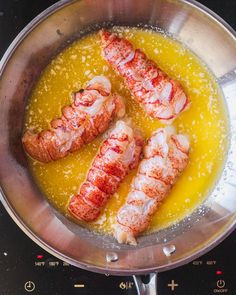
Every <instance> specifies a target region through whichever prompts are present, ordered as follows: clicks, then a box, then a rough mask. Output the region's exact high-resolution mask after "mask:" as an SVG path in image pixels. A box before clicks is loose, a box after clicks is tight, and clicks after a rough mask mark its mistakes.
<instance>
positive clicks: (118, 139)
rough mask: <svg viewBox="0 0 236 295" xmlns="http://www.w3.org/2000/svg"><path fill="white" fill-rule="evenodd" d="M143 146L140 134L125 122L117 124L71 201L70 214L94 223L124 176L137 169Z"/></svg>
mask: <svg viewBox="0 0 236 295" xmlns="http://www.w3.org/2000/svg"><path fill="white" fill-rule="evenodd" d="M142 147H143V138H142V136H141V134H140V133H139V131H138V130H135V129H133V128H132V127H131V126H130V125H129V124H128V123H126V122H125V121H117V123H116V126H115V127H114V129H113V130H112V131H111V132H110V134H109V136H108V138H107V139H106V140H105V141H104V142H103V143H102V145H101V147H100V151H99V153H98V154H97V156H96V157H95V159H94V161H93V163H92V167H91V168H90V169H89V171H88V174H87V178H86V181H85V182H84V183H83V184H82V185H81V187H80V191H79V193H78V194H76V195H75V196H73V197H72V198H71V200H70V202H69V205H68V210H69V212H70V213H71V214H72V215H73V216H74V217H75V218H77V219H79V220H83V221H93V220H95V219H96V218H97V217H98V216H99V214H100V212H101V209H102V208H103V207H104V206H105V204H106V203H107V201H108V199H109V198H110V196H111V195H112V194H114V193H115V192H116V191H117V189H118V186H119V185H120V183H121V182H122V180H123V179H124V177H125V176H126V175H127V174H128V173H129V172H130V171H131V170H132V169H134V168H135V167H137V165H138V163H139V159H140V155H141V151H142Z"/></svg>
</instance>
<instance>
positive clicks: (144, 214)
mask: <svg viewBox="0 0 236 295" xmlns="http://www.w3.org/2000/svg"><path fill="white" fill-rule="evenodd" d="M188 160H189V141H188V139H187V137H186V136H184V135H181V134H175V130H174V128H172V127H167V128H165V129H163V128H160V129H158V130H157V131H156V132H154V133H153V135H152V137H151V138H150V139H149V140H148V143H147V145H146V146H145V147H144V159H143V160H142V161H141V163H140V165H139V168H138V173H137V175H136V176H135V178H134V180H133V182H132V186H131V191H130V192H129V194H128V196H127V200H126V203H125V204H124V206H122V207H121V208H120V210H119V211H118V213H117V222H116V224H115V226H114V236H115V237H116V239H117V240H118V242H119V243H127V244H131V245H136V236H137V235H139V234H140V233H142V232H143V231H144V230H146V229H147V228H148V226H149V224H150V221H151V218H152V215H153V214H154V213H155V212H156V210H157V208H158V206H159V205H160V203H161V201H162V200H163V199H164V198H165V197H166V196H167V195H168V193H169V191H170V189H171V187H172V186H173V185H174V183H175V182H176V180H177V178H178V176H179V175H180V174H181V173H182V171H183V170H184V168H185V167H186V166H187V164H188Z"/></svg>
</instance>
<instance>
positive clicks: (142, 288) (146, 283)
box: [133, 273, 158, 295]
mask: <svg viewBox="0 0 236 295" xmlns="http://www.w3.org/2000/svg"><path fill="white" fill-rule="evenodd" d="M133 278H134V282H135V286H136V289H137V292H138V295H158V293H157V273H150V274H149V275H146V276H133Z"/></svg>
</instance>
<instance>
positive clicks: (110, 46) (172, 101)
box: [100, 30, 190, 124]
mask: <svg viewBox="0 0 236 295" xmlns="http://www.w3.org/2000/svg"><path fill="white" fill-rule="evenodd" d="M100 36H101V46H102V55H103V57H104V58H105V59H106V60H107V62H108V63H109V64H110V65H111V66H112V67H113V68H114V69H115V70H116V71H117V72H118V73H119V74H120V75H121V76H122V77H123V78H124V81H125V83H126V85H127V87H128V88H129V90H130V92H131V94H132V96H133V97H134V98H135V99H136V100H137V101H138V102H139V103H140V105H141V106H142V107H143V108H144V109H145V111H146V112H147V114H148V115H150V116H151V117H153V118H156V119H159V120H160V121H161V122H162V123H165V124H171V123H172V122H173V121H174V120H175V118H177V117H178V115H179V114H180V113H181V112H183V111H184V110H186V109H187V108H188V107H189V106H190V101H189V99H188V97H187V96H186V94H185V93H184V90H183V88H182V86H181V85H180V84H179V83H178V82H177V81H175V80H173V79H171V78H169V77H168V76H167V75H166V74H165V73H164V72H163V71H162V70H161V69H159V68H158V67H157V65H156V64H155V62H154V61H152V60H150V59H148V58H147V56H146V55H145V53H144V52H142V51H141V50H140V49H136V50H135V49H134V47H133V45H132V44H131V43H130V42H129V41H128V40H126V39H124V38H120V37H118V36H117V35H115V34H114V33H111V32H109V31H105V30H101V31H100Z"/></svg>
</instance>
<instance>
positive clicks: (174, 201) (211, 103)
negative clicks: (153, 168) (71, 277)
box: [25, 28, 227, 233]
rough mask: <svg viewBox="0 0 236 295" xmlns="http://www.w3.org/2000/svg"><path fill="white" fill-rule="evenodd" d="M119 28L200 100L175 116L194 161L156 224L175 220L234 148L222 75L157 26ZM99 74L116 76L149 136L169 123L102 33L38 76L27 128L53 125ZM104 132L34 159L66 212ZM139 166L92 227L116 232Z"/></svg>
mask: <svg viewBox="0 0 236 295" xmlns="http://www.w3.org/2000/svg"><path fill="white" fill-rule="evenodd" d="M116 30H117V31H118V32H119V33H120V34H121V35H123V36H125V37H126V38H128V39H129V40H130V41H132V42H133V44H134V45H135V47H137V48H141V49H142V50H143V51H144V52H145V53H146V54H147V56H148V57H149V58H151V59H153V60H154V61H155V62H156V63H157V64H158V65H159V67H160V68H161V69H162V70H164V71H165V72H166V73H167V74H168V75H169V76H171V77H172V78H174V79H177V80H178V81H180V82H181V84H182V85H183V87H184V89H185V91H186V93H187V95H188V96H189V97H190V100H191V101H192V105H191V107H190V109H189V110H188V111H186V112H184V113H182V114H181V115H180V116H179V118H178V119H177V120H176V121H175V122H174V126H175V127H176V129H177V130H178V132H179V133H184V134H187V135H188V136H189V139H190V142H191V152H190V162H189V165H188V167H187V168H186V170H185V171H184V173H183V174H182V176H181V177H180V178H179V180H178V182H177V183H176V185H175V186H174V188H173V189H172V191H171V193H170V195H169V196H168V197H167V198H166V200H165V201H164V203H163V204H162V205H161V207H160V208H159V210H158V212H156V214H155V216H154V218H153V221H152V224H151V227H150V229H149V230H150V231H153V230H158V229H160V228H164V227H167V226H169V225H171V224H173V223H175V222H177V221H179V220H180V219H182V218H183V217H185V216H186V215H188V214H190V213H191V212H192V211H193V210H194V209H195V208H196V207H197V206H198V205H199V204H200V203H201V202H202V201H203V200H204V198H205V197H206V196H207V194H208V192H209V190H210V189H211V188H212V186H213V185H214V183H215V181H216V180H217V176H218V173H219V171H220V169H221V166H222V163H223V161H224V157H225V151H226V148H227V139H226V135H227V119H226V111H225V108H224V103H223V99H222V97H221V93H220V91H219V89H218V88H217V85H216V83H215V81H214V78H213V77H212V76H211V74H210V73H209V71H208V69H207V68H206V67H205V66H204V65H203V64H202V63H201V61H200V60H199V59H198V58H197V57H196V56H195V55H194V54H192V53H191V52H190V51H189V50H188V49H186V48H185V47H184V46H183V45H181V44H180V43H178V42H176V41H174V40H173V39H171V38H169V37H167V36H165V35H163V34H161V33H157V32H153V31H144V30H141V29H131V28H129V29H127V28H126V29H122V28H116ZM95 75H106V76H108V77H109V78H110V79H111V82H112V89H113V91H117V92H118V93H119V94H120V95H122V96H123V97H124V98H125V101H126V107H127V114H128V116H129V117H131V118H132V120H133V121H134V122H135V123H136V125H137V126H139V127H140V128H141V129H142V131H143V133H144V135H145V138H148V137H149V136H150V135H151V133H152V132H153V131H154V130H155V129H157V128H158V127H160V126H162V125H161V124H160V123H159V122H158V121H156V120H153V119H151V118H149V117H148V116H147V115H146V114H145V112H144V111H143V110H142V109H141V108H140V107H139V105H138V104H137V103H136V102H135V101H134V100H133V99H132V98H131V96H130V94H129V91H128V90H127V89H126V88H125V87H124V83H123V82H122V78H121V77H119V76H118V75H117V74H116V73H114V71H113V70H112V69H111V68H110V67H109V66H108V64H107V63H106V61H104V60H103V59H102V57H101V48H100V40H99V37H98V34H96V33H94V34H91V35H89V36H86V37H84V38H83V39H81V40H78V41H76V42H74V43H73V44H72V45H70V46H69V47H67V48H66V49H65V50H64V51H63V52H61V53H60V54H59V55H58V56H57V57H55V59H54V60H52V62H51V63H50V64H49V65H48V66H47V68H46V69H45V70H44V72H43V73H42V75H41V77H40V79H39V81H38V82H37V84H36V86H35V88H34V90H33V92H32V95H31V98H30V100H29V105H28V107H27V113H26V119H25V128H26V129H28V128H34V129H35V130H36V131H40V130H41V129H42V128H48V127H49V123H50V121H51V120H52V119H53V118H56V117H59V116H60V115H61V107H62V106H64V105H66V104H70V102H71V93H72V92H73V91H77V90H79V89H80V88H82V87H83V86H84V85H85V83H86V82H87V81H88V80H90V79H91V78H92V77H94V76H95ZM101 141H102V136H100V137H99V138H97V139H96V140H95V141H94V142H92V143H91V144H89V145H87V146H85V147H83V148H82V149H81V150H80V151H78V152H75V153H73V154H71V155H69V156H68V157H66V158H64V159H61V160H58V161H56V162H52V163H49V164H42V163H39V162H37V161H34V160H32V159H29V163H30V167H31V170H32V173H33V175H34V178H35V180H36V182H37V184H38V185H39V187H40V188H41V190H42V191H43V193H44V194H45V196H46V197H47V198H48V199H49V200H50V202H51V203H52V204H53V205H54V206H55V207H56V208H58V209H59V210H60V211H61V212H63V213H65V214H66V204H67V202H68V200H69V198H70V196H72V195H73V194H74V193H76V192H77V191H78V189H79V187H80V184H81V183H82V182H83V180H84V179H85V177H86V172H87V171H88V169H89V167H90V165H91V163H92V160H93V158H94V156H95V155H96V152H97V151H98V148H99V145H100V143H101ZM134 175H135V171H133V172H132V173H131V174H130V175H129V176H127V178H126V179H125V181H124V182H123V183H122V185H121V187H120V189H119V191H118V192H117V193H116V194H115V195H114V196H113V197H112V198H111V199H110V201H109V203H108V205H107V206H106V208H105V210H104V212H103V214H102V215H101V216H100V218H99V219H98V220H97V221H95V222H93V223H91V224H90V225H89V226H90V227H91V228H92V229H94V230H96V231H100V232H105V233H110V232H111V231H112V223H113V222H114V218H115V215H116V212H117V210H118V209H119V208H120V206H121V205H122V204H123V202H124V201H125V197H126V195H127V193H128V191H129V186H130V183H131V180H132V177H133V176H134Z"/></svg>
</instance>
